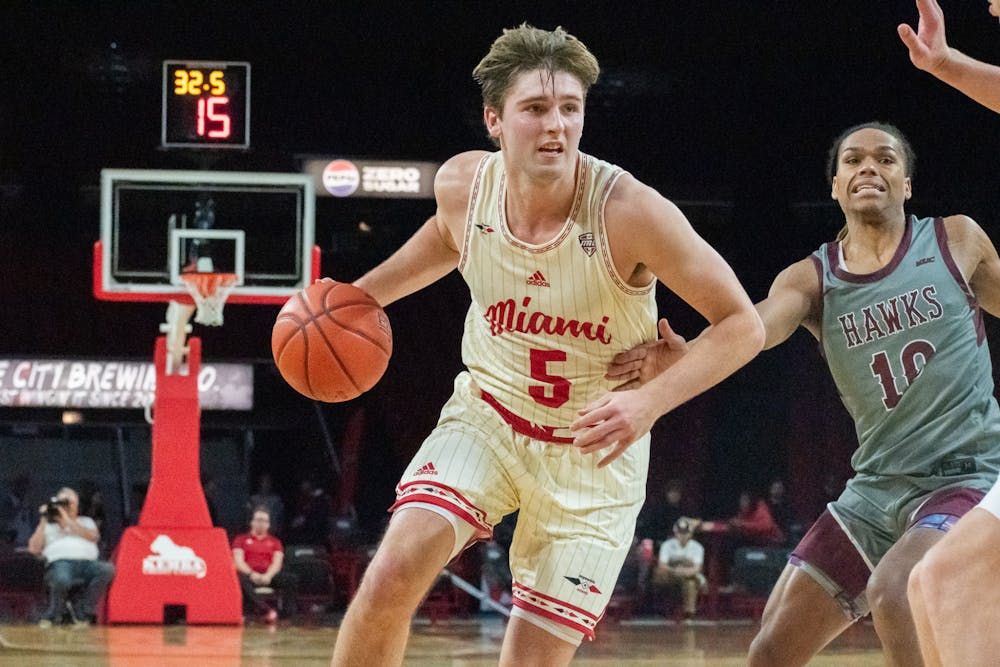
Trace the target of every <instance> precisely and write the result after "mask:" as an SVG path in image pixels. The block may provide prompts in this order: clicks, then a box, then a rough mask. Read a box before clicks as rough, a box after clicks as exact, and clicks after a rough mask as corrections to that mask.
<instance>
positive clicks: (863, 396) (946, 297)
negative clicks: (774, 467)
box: [610, 123, 1000, 667]
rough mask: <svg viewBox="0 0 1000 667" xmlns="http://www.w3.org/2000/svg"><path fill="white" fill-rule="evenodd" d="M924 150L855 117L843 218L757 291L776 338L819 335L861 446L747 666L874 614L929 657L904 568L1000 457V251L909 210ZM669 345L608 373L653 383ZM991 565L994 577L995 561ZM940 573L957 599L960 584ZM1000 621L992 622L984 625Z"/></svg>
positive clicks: (785, 575)
mask: <svg viewBox="0 0 1000 667" xmlns="http://www.w3.org/2000/svg"><path fill="white" fill-rule="evenodd" d="M913 162H914V157H913V151H912V150H911V148H910V145H909V142H908V141H906V139H905V137H903V135H902V134H901V133H900V132H899V130H898V129H896V128H895V127H893V126H891V125H886V124H883V123H865V124H863V125H860V126H856V127H852V128H848V129H847V130H845V131H844V133H843V134H842V135H841V136H840V137H839V138H838V139H837V140H836V141H835V142H834V144H833V147H832V149H831V152H830V175H831V179H832V196H833V198H834V199H836V200H837V202H838V203H839V204H840V207H841V209H842V210H843V212H844V215H845V219H846V223H847V224H846V227H845V228H844V231H843V232H842V233H841V235H840V236H839V237H838V239H837V240H836V241H832V242H830V243H826V244H824V245H823V246H822V247H821V248H820V249H819V250H817V251H816V252H815V253H813V254H812V255H811V256H809V257H807V258H805V259H803V260H801V261H799V262H796V263H795V264H792V265H791V266H789V267H788V268H786V269H785V270H784V271H782V272H781V273H780V274H778V277H777V278H775V280H774V283H773V284H772V286H771V289H770V292H769V293H768V296H767V298H766V299H764V300H763V301H761V302H760V303H759V304H757V309H758V311H759V312H760V314H761V318H762V319H763V321H764V326H765V329H766V331H767V339H766V343H765V347H768V348H770V347H773V346H774V345H777V344H778V343H781V342H782V341H784V340H785V339H787V338H788V337H789V336H790V335H791V334H792V332H794V331H795V330H796V329H797V328H798V327H800V326H801V327H803V328H805V329H806V330H808V331H809V332H810V333H812V334H813V336H815V337H816V339H817V340H818V341H819V342H820V344H821V346H822V349H823V356H824V358H825V359H826V362H827V364H828V366H829V368H830V371H831V374H832V375H833V379H834V381H835V382H836V384H837V390H838V392H839V394H840V396H841V398H842V400H843V402H844V406H845V407H846V408H847V411H848V412H849V413H850V415H851V418H852V419H853V420H854V422H855V425H856V430H857V436H858V448H857V450H856V451H855V453H854V455H853V457H852V458H851V464H852V466H853V467H854V469H855V472H856V474H855V475H854V477H852V478H851V479H850V480H849V481H848V482H847V486H846V488H845V489H844V491H843V493H842V494H841V495H840V497H839V498H837V499H836V500H835V501H833V502H831V503H829V504H828V505H827V509H826V511H825V512H823V514H822V515H820V517H819V518H818V519H817V520H816V522H815V523H814V524H813V526H812V527H811V528H810V530H809V532H808V533H806V535H805V537H803V538H802V540H801V541H800V542H799V544H798V545H797V546H796V547H795V549H794V550H793V552H792V555H791V558H790V559H789V564H788V565H787V566H786V567H785V570H784V572H782V574H781V577H780V578H779V579H778V582H777V584H775V587H774V590H773V591H772V592H771V595H770V597H769V599H768V602H767V606H766V607H765V609H764V615H763V618H762V620H761V628H760V632H759V633H758V634H757V637H756V638H755V639H754V641H753V643H752V645H751V647H750V655H749V660H748V664H749V665H751V667H760V666H762V665H770V666H774V667H794V666H795V665H805V664H807V663H808V662H809V660H810V659H811V658H812V656H814V655H815V654H816V653H817V652H819V651H820V650H821V649H822V648H823V647H824V646H825V645H826V644H827V643H828V642H830V641H831V640H832V639H833V638H834V637H836V636H837V635H839V634H840V633H841V632H843V631H844V630H845V629H846V628H847V627H848V626H849V625H850V624H851V623H853V622H854V621H856V620H857V619H859V618H861V617H863V616H865V615H866V614H868V613H869V612H871V615H872V620H873V621H874V623H875V630H876V631H877V633H878V636H879V639H880V640H881V641H882V647H883V651H884V654H885V660H886V664H889V665H896V666H898V667H912V666H914V665H921V664H922V661H921V651H920V647H919V643H918V637H917V632H916V628H915V625H914V618H913V616H912V615H911V613H910V608H909V605H908V603H907V578H908V576H909V574H910V571H911V569H913V567H914V565H915V564H916V563H917V562H918V561H919V560H920V559H921V558H922V557H923V556H924V554H925V553H927V552H928V550H929V549H931V547H932V546H934V545H935V544H938V543H939V541H942V539H943V538H944V539H947V538H946V537H945V536H946V535H947V534H948V531H949V530H950V529H951V527H952V526H953V525H955V523H956V522H958V519H959V517H961V516H963V515H964V514H966V512H969V511H970V510H971V509H972V508H974V507H975V506H976V504H977V503H979V501H980V500H981V499H982V498H983V494H984V493H985V492H986V491H987V490H988V489H989V488H990V486H991V485H992V484H993V483H994V481H995V480H996V479H997V471H998V470H1000V406H998V404H997V401H996V399H995V398H994V396H993V392H994V386H993V367H992V363H991V361H990V353H989V349H988V347H987V344H986V334H985V329H984V324H983V318H982V312H981V309H982V310H985V311H986V312H988V313H990V314H992V315H994V316H997V315H1000V257H998V256H997V251H996V248H995V247H994V246H993V243H992V241H991V240H990V239H989V237H988V236H987V235H986V233H985V232H984V231H983V230H982V228H981V227H979V225H977V224H976V223H975V222H974V221H973V220H972V219H970V218H969V217H967V216H964V215H953V216H948V217H945V218H923V219H919V218H917V217H915V216H908V215H906V214H905V213H904V209H903V206H904V203H905V201H906V200H907V199H909V197H910V193H911V181H910V173H911V170H912V168H913ZM665 338H666V337H665ZM671 344H672V347H673V348H675V349H676V348H677V347H679V345H678V344H677V341H673V342H672V343H671ZM697 346H698V341H696V342H695V344H694V346H693V349H697ZM663 347H665V345H664V344H662V343H654V344H652V345H648V346H646V347H644V348H641V349H640V350H639V351H632V352H628V353H625V354H623V355H620V356H619V357H618V358H617V360H616V365H615V367H614V368H613V369H612V371H611V373H610V375H611V376H613V377H619V376H620V377H623V378H624V379H626V380H629V382H628V383H626V384H627V386H633V385H634V384H635V383H636V382H641V380H642V379H643V378H644V377H646V376H647V375H649V374H652V373H654V372H655V371H654V370H653V369H651V368H640V367H641V366H642V362H645V363H648V364H651V365H654V366H655V364H656V363H657V355H655V354H648V350H651V349H653V350H658V349H661V348H663ZM637 352H638V353H637ZM643 354H644V355H645V356H643ZM668 356H669V358H670V359H673V358H675V357H676V351H675V350H670V351H669V354H668ZM664 363H665V364H666V363H669V360H668V361H667V362H664ZM637 369H639V370H638V371H637ZM635 372H639V374H640V376H639V378H638V380H632V379H631V376H630V373H635ZM973 511H975V510H973ZM963 521H964V519H963ZM958 523H959V525H961V523H962V522H958ZM956 530H957V528H956ZM941 543H942V544H943V542H941ZM993 562H995V560H994V561H993ZM981 576H983V578H984V580H985V579H987V578H988V579H989V580H990V581H991V580H992V579H993V578H995V576H996V572H993V573H992V575H989V576H988V575H986V574H985V573H982V575H981ZM940 586H941V587H942V591H943V592H944V594H945V596H947V591H948V582H946V581H942V582H941V583H940ZM951 611H952V613H954V614H962V613H963V611H965V612H972V611H973V610H972V609H965V610H963V609H961V608H953V609H952V610H951ZM969 616H970V614H969V613H966V614H965V615H964V616H963V619H965V621H966V622H969ZM993 621H995V618H988V619H984V620H983V623H982V628H981V629H982V632H986V628H987V626H990V624H991V623H992V622H993ZM990 634H991V635H992V634H993V633H992V631H991V632H990ZM995 658H996V655H995V654H994V655H993V656H992V658H991V659H990V660H987V661H957V662H946V663H944V664H954V665H962V666H964V665H974V664H976V665H979V664H994V663H995ZM938 664H940V663H938Z"/></svg>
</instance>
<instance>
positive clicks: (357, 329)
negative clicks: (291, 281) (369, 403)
mask: <svg viewBox="0 0 1000 667" xmlns="http://www.w3.org/2000/svg"><path fill="white" fill-rule="evenodd" d="M271 354H272V355H273V356H274V362H275V363H276V364H277V365H278V370H279V371H280V372H281V377H283V378H284V379H285V381H286V382H288V384H290V385H291V386H292V388H293V389H295V390H296V391H298V392H299V393H301V394H303V395H305V396H308V397H309V398H311V399H314V400H317V401H325V402H328V403H337V402H340V401H347V400H350V399H352V398H355V397H357V396H359V395H361V394H362V393H364V392H366V391H368V390H369V389H371V388H372V387H374V386H375V383H376V382H378V381H379V379H381V377H382V374H383V373H385V369H386V367H387V366H388V365H389V357H390V356H392V329H391V328H390V327H389V318H388V317H387V316H386V314H385V311H383V310H382V308H381V307H380V306H379V305H378V303H377V302H376V301H375V300H374V299H373V298H371V297H370V296H368V294H366V293H365V292H364V291H363V290H361V289H359V288H357V287H355V286H354V285H351V284H349V283H339V282H335V281H333V280H320V281H317V282H315V283H313V284H312V285H310V286H309V287H307V288H305V289H304V290H302V291H301V292H299V293H298V294H295V295H294V296H292V298H290V299H289V300H288V302H287V303H285V305H284V306H283V307H282V308H281V311H280V312H279V313H278V317H277V319H276V320H275V322H274V328H273V329H272V330H271Z"/></svg>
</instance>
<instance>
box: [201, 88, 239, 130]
mask: <svg viewBox="0 0 1000 667" xmlns="http://www.w3.org/2000/svg"><path fill="white" fill-rule="evenodd" d="M227 104H229V98H228V97H209V98H201V99H199V100H198V136H199V137H204V136H206V134H207V135H208V136H209V137H210V138H212V139H225V138H227V137H228V136H229V134H230V133H231V132H232V129H231V126H232V119H231V118H230V117H229V114H228V113H226V112H225V111H220V110H219V109H218V107H222V106H225V105H227ZM210 122H211V123H219V125H218V126H216V127H214V128H212V129H209V130H208V131H207V132H206V126H207V124H208V123H210Z"/></svg>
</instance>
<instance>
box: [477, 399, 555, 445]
mask: <svg viewBox="0 0 1000 667" xmlns="http://www.w3.org/2000/svg"><path fill="white" fill-rule="evenodd" d="M482 399H483V400H484V401H486V403H487V404H488V405H489V406H490V407H491V408H493V409H494V410H496V411H497V414H498V415H500V417H501V418H502V419H503V420H504V421H505V422H507V424H509V425H510V427H511V428H512V429H514V430H515V431H517V432H518V433H520V434H521V435H526V436H528V437H529V438H533V439H534V440H541V441H543V442H554V443H557V444H560V445H572V444H573V438H562V437H559V436H557V435H555V431H556V429H557V428H559V427H558V426H541V425H540V424H532V423H531V422H530V421H528V420H527V419H525V418H524V417H520V416H518V415H516V414H514V413H513V412H511V411H510V410H508V409H507V408H505V407H504V406H502V405H501V404H500V401H498V400H497V399H496V398H495V397H494V396H493V395H492V394H490V393H488V392H486V391H483V392H482Z"/></svg>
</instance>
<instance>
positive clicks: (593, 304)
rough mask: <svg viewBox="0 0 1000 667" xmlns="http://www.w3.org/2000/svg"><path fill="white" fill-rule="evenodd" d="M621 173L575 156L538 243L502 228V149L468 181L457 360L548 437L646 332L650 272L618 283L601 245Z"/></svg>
mask: <svg viewBox="0 0 1000 667" xmlns="http://www.w3.org/2000/svg"><path fill="white" fill-rule="evenodd" d="M622 173H623V172H622V170H621V169H620V168H619V167H616V166H614V165H611V164H608V163H607V162H603V161H601V160H597V159H595V158H593V157H590V156H588V155H584V154H582V153H581V154H580V159H579V163H578V167H577V181H576V194H575V197H574V202H573V206H572V210H571V211H570V214H569V216H568V218H567V219H566V222H565V224H564V225H563V227H562V229H560V230H559V231H558V233H556V234H555V236H554V237H553V238H552V239H551V240H549V241H547V242H545V243H543V244H538V245H533V244H529V243H525V242H522V241H520V240H518V239H517V238H515V237H514V235H513V234H512V233H511V231H510V229H509V227H508V225H507V220H506V215H505V206H504V202H505V199H506V186H505V172H504V164H503V158H502V156H501V153H499V152H496V153H491V154H490V155H488V156H486V157H484V158H483V160H482V161H481V162H480V164H479V167H478V169H477V172H476V177H475V181H474V183H473V186H472V189H471V194H470V198H469V208H468V217H467V219H466V224H465V239H464V242H463V246H462V252H461V257H460V259H459V265H458V268H459V271H460V272H461V274H462V276H463V277H464V278H465V281H466V282H467V283H468V285H469V290H470V292H471V296H472V305H471V306H470V307H469V312H468V314H467V315H466V319H465V336H464V338H463V341H462V359H463V361H464V363H465V365H466V367H467V368H468V369H469V371H470V373H471V374H472V376H473V378H474V379H475V380H476V383H477V384H478V385H479V387H480V389H482V390H483V391H484V392H486V393H485V394H484V398H486V400H487V401H488V402H490V403H491V404H493V405H494V407H495V408H497V409H498V410H499V411H501V413H504V412H505V411H507V412H509V413H513V415H516V417H519V418H520V419H521V420H525V421H527V422H529V423H531V424H533V425H537V426H542V427H549V428H550V429H552V430H551V431H550V434H551V435H553V436H554V437H553V438H551V439H556V440H561V439H563V438H568V437H571V436H570V433H569V431H568V430H564V429H566V427H568V426H569V424H570V423H571V422H572V421H573V420H574V419H575V418H576V417H577V411H578V410H579V409H581V408H582V407H584V406H585V405H587V404H588V403H589V402H591V401H593V400H594V399H596V398H598V397H600V396H601V395H602V394H603V393H605V392H606V391H608V390H609V389H611V388H612V387H613V383H610V382H608V381H607V380H605V379H604V374H605V373H606V372H607V369H608V364H609V363H610V362H611V359H612V357H614V355H615V354H617V353H618V352H621V351H623V350H627V349H629V348H631V347H633V346H635V345H637V344H639V343H641V342H644V341H649V340H653V339H655V337H656V299H655V289H654V288H655V285H656V282H655V280H654V281H652V282H651V283H650V284H648V285H644V286H642V287H632V286H630V285H628V283H627V282H626V281H625V279H624V278H623V277H622V276H620V275H618V272H617V271H616V269H615V267H614V263H613V262H612V259H611V252H610V249H609V247H608V238H607V232H606V229H605V221H604V208H605V204H606V202H607V199H608V196H609V194H610V193H611V190H612V188H613V187H614V185H615V182H616V181H617V180H618V177H619V176H620V175H621V174H622ZM507 418H508V421H511V415H509V414H508V415H507Z"/></svg>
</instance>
